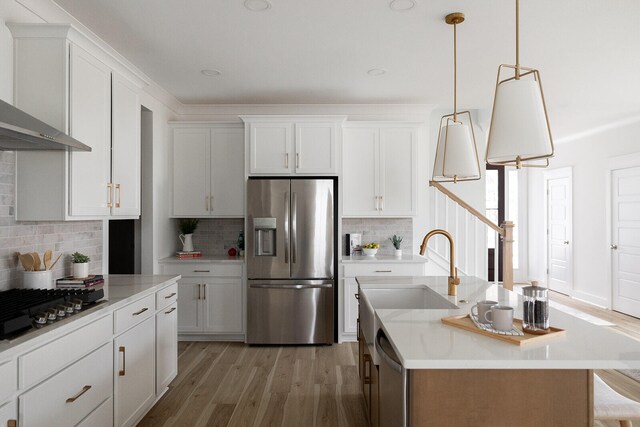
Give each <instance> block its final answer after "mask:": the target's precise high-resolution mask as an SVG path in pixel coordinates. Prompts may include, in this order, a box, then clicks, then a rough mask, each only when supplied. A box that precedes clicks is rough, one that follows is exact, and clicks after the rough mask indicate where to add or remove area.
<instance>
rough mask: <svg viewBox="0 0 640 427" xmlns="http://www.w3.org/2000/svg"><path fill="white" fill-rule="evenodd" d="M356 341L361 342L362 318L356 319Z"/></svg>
mask: <svg viewBox="0 0 640 427" xmlns="http://www.w3.org/2000/svg"><path fill="white" fill-rule="evenodd" d="M356 340H357V341H358V342H360V318H359V317H358V318H357V319H356Z"/></svg>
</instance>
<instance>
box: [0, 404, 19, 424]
mask: <svg viewBox="0 0 640 427" xmlns="http://www.w3.org/2000/svg"><path fill="white" fill-rule="evenodd" d="M11 421H13V422H14V423H13V425H14V426H17V425H18V424H17V423H18V405H17V404H16V401H15V400H10V401H8V402H5V403H4V404H0V427H9V426H10V424H9V423H10V422H11Z"/></svg>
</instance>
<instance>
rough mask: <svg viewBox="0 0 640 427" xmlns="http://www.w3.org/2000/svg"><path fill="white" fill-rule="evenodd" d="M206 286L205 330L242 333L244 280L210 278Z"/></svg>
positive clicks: (220, 332)
mask: <svg viewBox="0 0 640 427" xmlns="http://www.w3.org/2000/svg"><path fill="white" fill-rule="evenodd" d="M205 288H206V289H205V297H204V300H203V303H204V316H205V321H204V331H205V332H212V333H219V334H240V333H242V318H243V309H242V280H241V279H209V280H208V281H207V284H206V286H205Z"/></svg>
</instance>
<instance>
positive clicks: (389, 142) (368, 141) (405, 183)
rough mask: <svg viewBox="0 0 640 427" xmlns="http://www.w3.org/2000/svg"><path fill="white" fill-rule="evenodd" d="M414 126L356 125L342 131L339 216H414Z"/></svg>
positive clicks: (415, 151) (416, 128)
mask: <svg viewBox="0 0 640 427" xmlns="http://www.w3.org/2000/svg"><path fill="white" fill-rule="evenodd" d="M419 135H420V126H419V125H416V124H406V125H405V124H393V125H391V124H387V125H384V126H382V125H376V124H375V123H369V124H367V125H363V124H358V125H353V127H349V128H346V129H345V130H344V144H343V171H342V176H343V215H344V216H351V217H368V216H388V217H405V216H413V215H415V214H416V211H417V209H416V206H417V185H418V183H417V163H416V162H417V160H416V159H417V147H418V137H419Z"/></svg>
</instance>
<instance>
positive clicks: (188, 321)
mask: <svg viewBox="0 0 640 427" xmlns="http://www.w3.org/2000/svg"><path fill="white" fill-rule="evenodd" d="M203 283H204V280H203V279H197V278H192V277H188V278H184V279H181V280H179V281H178V332H202V304H201V303H200V301H201V299H202V297H203V290H202V284H203Z"/></svg>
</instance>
